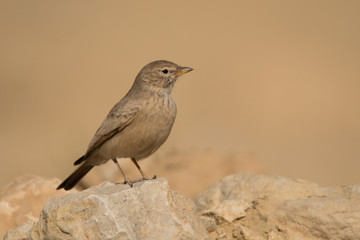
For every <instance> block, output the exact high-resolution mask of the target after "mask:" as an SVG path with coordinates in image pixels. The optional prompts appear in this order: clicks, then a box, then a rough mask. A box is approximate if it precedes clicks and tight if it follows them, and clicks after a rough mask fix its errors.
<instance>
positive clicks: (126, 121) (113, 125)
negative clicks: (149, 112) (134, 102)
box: [85, 105, 140, 157]
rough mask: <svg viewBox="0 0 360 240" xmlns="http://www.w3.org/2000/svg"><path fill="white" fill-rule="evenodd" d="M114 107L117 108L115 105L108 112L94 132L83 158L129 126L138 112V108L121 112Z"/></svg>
mask: <svg viewBox="0 0 360 240" xmlns="http://www.w3.org/2000/svg"><path fill="white" fill-rule="evenodd" d="M116 107H117V106H116V105H115V107H114V108H113V109H112V110H111V111H110V112H109V114H108V115H107V116H106V118H105V120H104V121H103V122H102V124H101V125H100V127H99V129H98V130H97V131H96V133H95V135H94V137H93V138H92V139H91V141H90V143H89V147H88V150H87V151H86V154H85V157H86V156H89V155H90V154H91V153H92V152H93V151H94V150H95V149H96V148H98V147H99V146H101V145H102V144H103V143H104V142H106V141H107V140H109V139H110V138H112V137H113V136H114V135H115V134H117V133H118V132H121V131H122V130H124V129H125V128H126V127H127V126H129V125H130V124H131V123H132V121H134V119H136V116H137V115H138V113H139V111H140V108H139V107H131V108H128V109H126V110H122V111H117V110H116V109H117V108H116Z"/></svg>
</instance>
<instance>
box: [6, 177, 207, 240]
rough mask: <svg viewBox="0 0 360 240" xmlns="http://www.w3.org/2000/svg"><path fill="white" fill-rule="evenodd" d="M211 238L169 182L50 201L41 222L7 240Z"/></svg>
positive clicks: (190, 204) (192, 207) (117, 186)
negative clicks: (23, 239) (24, 239)
mask: <svg viewBox="0 0 360 240" xmlns="http://www.w3.org/2000/svg"><path fill="white" fill-rule="evenodd" d="M21 238H26V239H54V240H55V239H62V240H64V239H208V235H207V232H206V229H205V227H204V226H203V225H202V223H201V221H200V219H199V217H198V215H197V212H196V207H195V205H194V204H193V202H192V201H191V200H189V199H187V198H185V197H183V196H181V195H179V194H177V193H176V192H175V191H172V190H170V189H169V187H168V184H167V181H166V180H165V179H156V180H150V181H145V182H141V183H137V184H135V185H134V187H133V188H130V187H129V186H128V185H123V184H110V183H103V184H101V185H100V186H96V187H92V188H89V189H87V190H85V191H82V192H78V193H74V194H67V195H64V196H57V197H52V198H50V199H49V200H48V201H47V202H46V204H45V206H44V209H43V210H42V212H41V216H40V219H39V221H38V222H37V223H35V222H27V223H25V224H24V225H22V226H20V227H18V228H16V229H14V230H12V231H9V232H8V233H7V235H5V239H21Z"/></svg>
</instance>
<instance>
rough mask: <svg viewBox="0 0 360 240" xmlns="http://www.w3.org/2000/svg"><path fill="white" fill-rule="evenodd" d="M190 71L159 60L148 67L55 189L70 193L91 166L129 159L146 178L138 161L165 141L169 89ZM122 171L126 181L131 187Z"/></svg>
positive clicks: (171, 114)
mask: <svg viewBox="0 0 360 240" xmlns="http://www.w3.org/2000/svg"><path fill="white" fill-rule="evenodd" d="M191 70H192V69H191V68H188V67H180V66H178V65H177V64H175V63H172V62H169V61H165V60H160V61H154V62H151V63H149V64H147V65H146V66H145V67H143V68H142V69H141V71H140V72H139V74H138V75H137V77H136V79H135V81H134V84H133V85H132V87H131V89H130V90H129V92H128V93H127V94H126V95H125V97H124V98H122V99H121V100H120V101H119V102H118V103H117V104H115V106H114V107H113V108H112V109H111V110H110V112H109V114H108V115H107V116H106V118H105V120H104V121H103V122H102V124H101V125H100V127H99V129H98V130H97V131H96V133H95V135H94V137H93V138H92V140H91V141H90V143H89V146H88V149H87V151H86V153H85V155H84V156H82V157H81V158H79V159H78V160H77V161H75V163H74V165H79V164H81V165H80V166H79V167H78V168H77V169H76V170H75V171H74V172H73V173H72V174H71V175H70V176H69V177H68V178H67V179H65V180H64V181H63V182H62V183H61V184H60V185H59V186H58V188H57V189H61V188H64V189H65V190H69V189H71V188H73V187H74V186H75V184H76V183H77V182H78V181H79V180H80V179H81V178H82V177H83V176H84V175H85V174H87V173H88V172H89V171H90V170H91V169H92V168H93V167H94V166H97V165H102V164H104V163H106V162H107V161H108V160H110V159H111V160H113V161H114V162H115V163H116V164H117V165H118V162H117V160H116V159H117V158H131V159H132V161H133V162H134V164H135V165H136V167H137V168H138V169H139V171H140V173H141V175H142V176H143V179H148V178H147V177H146V176H145V174H144V172H143V171H142V170H141V168H140V166H139V165H138V163H137V161H138V160H141V159H144V158H146V157H148V156H150V155H151V154H152V153H154V152H155V151H156V150H157V149H158V148H159V147H160V146H161V145H162V144H163V143H164V142H165V141H166V139H167V137H168V136H169V134H170V131H171V128H172V126H173V123H174V121H175V117H176V104H175V101H174V100H173V98H172V97H171V90H172V88H173V86H174V84H175V82H176V80H177V78H178V77H179V76H180V75H182V74H184V73H187V72H189V71H191ZM118 167H119V169H120V170H121V172H122V174H123V177H124V179H125V182H127V183H129V184H130V185H131V184H132V181H131V180H129V179H127V177H126V176H125V174H124V173H123V171H122V169H121V167H120V165H118Z"/></svg>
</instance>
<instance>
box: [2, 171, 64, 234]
mask: <svg viewBox="0 0 360 240" xmlns="http://www.w3.org/2000/svg"><path fill="white" fill-rule="evenodd" d="M59 184H60V180H59V179H55V178H44V177H39V176H34V175H26V176H22V177H19V178H18V179H16V180H15V181H13V182H11V183H9V184H8V185H6V186H4V187H3V188H2V189H1V190H0V223H1V224H0V235H2V234H5V233H6V232H7V231H8V230H9V229H12V228H14V227H16V226H19V225H20V224H23V223H24V222H26V221H28V220H33V221H36V220H38V219H39V216H40V211H41V209H42V208H43V206H44V203H45V201H46V200H47V199H48V198H49V197H52V196H56V195H63V194H65V193H66V191H63V190H62V191H57V190H56V187H57V186H58V185H59Z"/></svg>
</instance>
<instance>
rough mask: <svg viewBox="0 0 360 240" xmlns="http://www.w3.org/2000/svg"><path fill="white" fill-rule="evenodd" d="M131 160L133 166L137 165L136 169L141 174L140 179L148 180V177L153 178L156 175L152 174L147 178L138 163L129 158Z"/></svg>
mask: <svg viewBox="0 0 360 240" xmlns="http://www.w3.org/2000/svg"><path fill="white" fill-rule="evenodd" d="M131 161H132V162H133V163H134V164H135V166H136V167H137V169H138V170H139V172H140V174H141V176H142V180H150V179H155V178H156V175H154V177H153V178H148V177H146V175H145V173H144V172H143V170H142V169H141V167H140V166H139V164H138V163H137V161H136V159H135V158H131Z"/></svg>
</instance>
